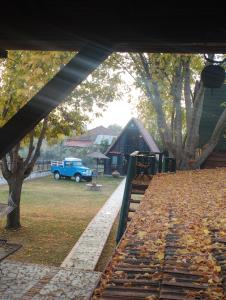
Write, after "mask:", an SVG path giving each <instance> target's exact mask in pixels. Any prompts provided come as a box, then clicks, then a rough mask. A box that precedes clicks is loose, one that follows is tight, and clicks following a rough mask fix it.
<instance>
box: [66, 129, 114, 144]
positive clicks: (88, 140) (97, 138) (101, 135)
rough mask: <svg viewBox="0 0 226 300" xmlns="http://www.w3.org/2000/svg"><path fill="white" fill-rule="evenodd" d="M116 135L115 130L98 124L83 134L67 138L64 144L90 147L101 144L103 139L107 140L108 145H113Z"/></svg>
mask: <svg viewBox="0 0 226 300" xmlns="http://www.w3.org/2000/svg"><path fill="white" fill-rule="evenodd" d="M116 137H117V135H115V132H114V130H112V129H110V128H105V127H104V126H98V127H96V128H93V129H91V130H88V131H87V132H86V133H85V134H83V135H80V136H74V137H71V138H69V139H66V140H65V142H64V146H65V147H79V148H88V147H90V146H93V145H100V144H101V143H102V142H103V141H106V142H107V143H108V145H111V143H112V142H113V140H114V139H115V138H116Z"/></svg>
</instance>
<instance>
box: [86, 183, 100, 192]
mask: <svg viewBox="0 0 226 300" xmlns="http://www.w3.org/2000/svg"><path fill="white" fill-rule="evenodd" d="M86 187H87V190H88V191H100V190H101V188H102V184H93V183H87V184H86Z"/></svg>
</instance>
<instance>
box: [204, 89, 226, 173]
mask: <svg viewBox="0 0 226 300" xmlns="http://www.w3.org/2000/svg"><path fill="white" fill-rule="evenodd" d="M225 103H226V84H224V85H223V86H222V87H221V88H218V89H206V90H205V94H204V101H203V112H202V117H201V121H200V127H199V145H200V148H202V147H203V146H205V144H207V143H208V141H209V139H210V137H211V135H212V133H213V130H214V128H215V126H216V124H217V121H218V119H219V117H220V115H221V114H222V112H223V111H224V109H225ZM216 167H226V125H225V128H224V130H223V132H222V134H221V136H220V138H219V141H218V143H217V145H216V147H215V149H214V150H213V152H212V153H211V154H210V155H209V156H208V158H207V159H206V161H205V162H204V163H203V165H202V168H216Z"/></svg>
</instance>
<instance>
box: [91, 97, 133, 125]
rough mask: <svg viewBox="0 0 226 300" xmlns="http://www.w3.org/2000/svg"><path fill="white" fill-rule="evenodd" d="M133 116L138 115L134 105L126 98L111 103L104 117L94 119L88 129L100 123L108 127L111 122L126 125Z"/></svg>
mask: <svg viewBox="0 0 226 300" xmlns="http://www.w3.org/2000/svg"><path fill="white" fill-rule="evenodd" d="M132 117H136V110H135V109H134V105H133V104H132V103H129V102H128V100H127V99H126V98H124V99H122V100H120V101H115V102H112V103H110V104H109V105H108V108H107V110H106V111H105V112H104V113H103V115H102V117H100V118H96V119H94V120H93V121H92V122H91V123H90V124H88V126H87V127H88V128H87V129H92V128H94V127H97V126H100V125H103V126H104V127H108V126H109V125H111V124H118V125H120V126H121V127H124V126H125V125H126V124H127V123H128V121H129V120H130V119H131V118H132Z"/></svg>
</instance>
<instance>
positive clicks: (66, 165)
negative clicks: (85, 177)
mask: <svg viewBox="0 0 226 300" xmlns="http://www.w3.org/2000/svg"><path fill="white" fill-rule="evenodd" d="M72 166H73V164H72V162H71V161H65V167H72Z"/></svg>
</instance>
